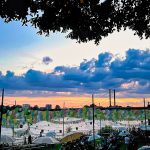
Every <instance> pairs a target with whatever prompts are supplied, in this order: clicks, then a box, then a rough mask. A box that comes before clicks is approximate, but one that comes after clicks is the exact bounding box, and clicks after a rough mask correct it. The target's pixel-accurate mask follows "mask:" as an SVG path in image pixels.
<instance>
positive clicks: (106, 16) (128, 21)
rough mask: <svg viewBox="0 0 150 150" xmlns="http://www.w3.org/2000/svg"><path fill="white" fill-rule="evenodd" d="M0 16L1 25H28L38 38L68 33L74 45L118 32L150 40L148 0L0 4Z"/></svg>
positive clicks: (23, 0) (5, 1)
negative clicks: (51, 33) (130, 31)
mask: <svg viewBox="0 0 150 150" xmlns="http://www.w3.org/2000/svg"><path fill="white" fill-rule="evenodd" d="M0 16H1V18H3V19H5V22H9V21H12V20H20V21H21V22H22V23H23V25H26V24H27V23H31V24H32V26H34V27H35V28H38V29H39V32H38V33H39V34H45V35H46V36H48V35H49V34H50V32H56V31H58V32H63V33H65V32H67V31H68V32H69V34H68V35H67V37H68V38H71V39H76V40H77V41H78V42H87V41H90V40H94V41H95V43H96V44H98V43H99V41H100V40H101V39H102V38H103V37H106V36H108V35H109V34H110V33H113V32H114V31H115V30H118V31H119V30H121V28H124V29H126V28H130V29H132V30H134V31H135V34H137V35H138V36H139V37H141V38H143V37H145V38H149V37H150V1H149V0H103V1H102V2H101V0H38V1H37V0H1V1H0Z"/></svg>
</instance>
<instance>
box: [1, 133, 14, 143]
mask: <svg viewBox="0 0 150 150" xmlns="http://www.w3.org/2000/svg"><path fill="white" fill-rule="evenodd" d="M14 141H15V139H14V138H13V137H11V136H8V135H1V143H3V144H12V143H13V142H14Z"/></svg>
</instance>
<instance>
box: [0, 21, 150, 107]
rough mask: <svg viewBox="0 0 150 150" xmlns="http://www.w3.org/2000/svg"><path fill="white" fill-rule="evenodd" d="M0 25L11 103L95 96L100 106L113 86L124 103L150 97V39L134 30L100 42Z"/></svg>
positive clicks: (1, 80)
mask: <svg viewBox="0 0 150 150" xmlns="http://www.w3.org/2000/svg"><path fill="white" fill-rule="evenodd" d="M0 27H1V30H0V35H1V36H0V88H5V95H6V101H5V103H6V104H11V103H13V101H14V100H15V99H17V102H18V103H19V104H20V103H32V104H33V105H34V104H36V102H37V101H36V102H35V100H38V104H39V105H45V104H46V103H48V102H51V103H55V104H56V103H57V101H58V102H59V101H60V99H62V100H61V103H63V102H64V101H67V100H68V99H69V100H70V102H69V103H70V104H68V105H69V106H78V105H81V103H82V105H83V104H84V103H87V102H85V101H84V99H86V100H87V101H88V103H89V101H90V99H91V94H94V95H95V97H97V98H99V99H98V100H97V104H98V103H100V102H101V103H102V104H103V105H107V104H106V103H107V101H108V99H107V97H108V89H116V91H117V93H116V96H117V98H118V104H121V105H123V104H126V105H129V104H130V105H137V103H138V104H139V105H140V103H139V99H141V104H142V100H143V97H146V98H147V99H148V98H149V97H150V94H149V91H150V81H149V79H150V66H149V63H150V51H149V48H150V39H142V40H141V39H140V38H139V37H138V36H135V35H134V32H133V31H131V30H129V29H127V30H126V31H120V32H114V33H113V34H110V35H109V36H108V37H106V38H104V39H102V40H101V42H100V44H99V45H95V44H94V42H93V41H91V42H88V43H80V44H79V43H77V42H76V40H71V39H67V38H65V36H66V35H67V34H62V33H51V34H50V36H49V37H45V36H44V35H42V36H41V35H38V34H37V31H38V30H37V29H34V28H33V27H31V26H30V25H28V27H26V26H22V25H21V23H20V22H15V21H14V22H10V23H4V21H3V20H2V19H1V20H0ZM89 98H90V99H89ZM123 98H125V99H126V100H124V99H123ZM31 100H32V102H31ZM10 101H12V102H10ZM147 101H148V100H147ZM59 103H60V102H59Z"/></svg>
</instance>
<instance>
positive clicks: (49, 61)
mask: <svg viewBox="0 0 150 150" xmlns="http://www.w3.org/2000/svg"><path fill="white" fill-rule="evenodd" d="M42 62H43V64H45V65H49V64H50V63H51V62H53V60H52V59H51V58H50V57H49V56H45V57H43V59H42Z"/></svg>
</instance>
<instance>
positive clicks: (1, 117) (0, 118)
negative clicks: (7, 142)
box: [0, 89, 4, 144]
mask: <svg viewBox="0 0 150 150" xmlns="http://www.w3.org/2000/svg"><path fill="white" fill-rule="evenodd" d="M3 105H4V89H2V102H1V115H0V144H1V130H2V119H3Z"/></svg>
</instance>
